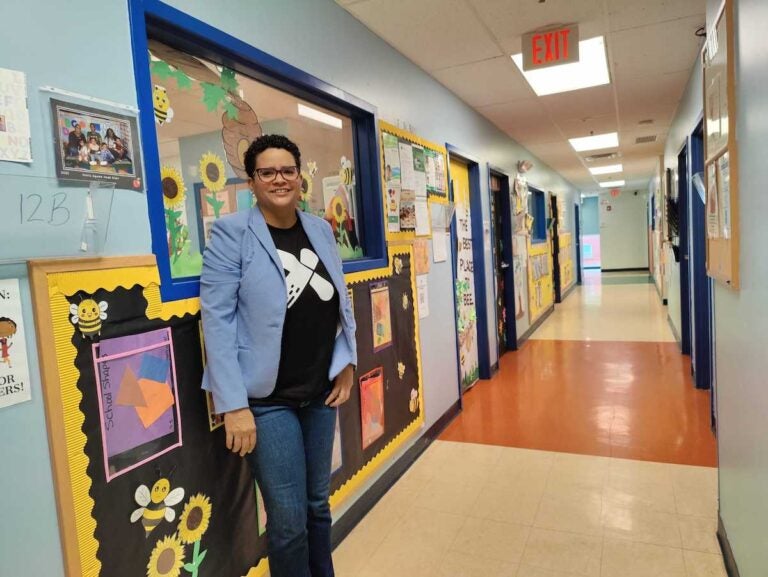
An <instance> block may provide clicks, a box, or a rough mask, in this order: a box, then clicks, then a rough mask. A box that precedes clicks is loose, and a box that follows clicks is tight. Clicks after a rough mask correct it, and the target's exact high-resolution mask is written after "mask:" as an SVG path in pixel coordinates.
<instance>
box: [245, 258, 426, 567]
mask: <svg viewBox="0 0 768 577" xmlns="http://www.w3.org/2000/svg"><path fill="white" fill-rule="evenodd" d="M388 254H389V263H390V265H389V266H388V267H383V268H377V269H372V270H367V271H362V272H355V273H351V274H348V275H346V276H345V279H346V281H347V284H348V285H349V284H353V283H360V282H370V281H376V280H384V279H387V278H389V277H390V276H392V275H393V274H394V268H395V257H397V256H405V255H407V256H409V257H410V263H411V291H412V294H413V303H412V304H413V309H412V310H413V314H414V317H415V319H414V321H415V322H414V325H415V330H414V341H415V342H414V343H413V346H414V347H415V348H416V364H417V366H418V370H419V407H420V411H419V416H418V417H417V418H416V419H414V420H413V421H412V422H411V423H410V424H409V425H408V426H407V427H406V428H404V429H403V430H402V431H401V432H400V433H399V434H398V435H397V436H396V437H395V438H394V439H392V440H391V441H390V442H389V443H388V444H387V445H386V446H385V447H384V448H383V449H382V450H381V451H379V452H378V453H377V454H376V455H375V456H374V457H372V458H371V460H370V461H368V462H367V463H366V464H365V465H363V467H362V468H361V469H360V470H359V471H358V472H357V473H355V475H354V476H353V477H352V478H351V479H350V480H349V481H347V482H346V483H344V484H343V485H342V486H341V487H339V488H338V489H337V490H336V492H335V493H334V494H333V495H331V499H330V502H331V509H334V508H335V507H336V506H338V505H339V504H340V503H342V502H343V501H344V500H346V499H347V498H349V497H350V496H351V495H352V494H353V493H354V492H355V491H356V490H358V489H359V488H360V487H361V486H362V485H363V484H364V483H365V482H366V481H367V480H368V479H369V478H370V477H371V475H372V474H373V473H374V472H375V471H377V470H378V469H379V467H381V465H383V464H384V463H386V462H387V461H388V460H389V459H390V458H391V457H392V456H393V455H394V454H395V453H396V452H397V451H398V449H400V447H402V446H403V443H405V442H406V441H407V440H408V439H409V438H410V437H411V435H413V434H414V433H415V432H416V431H418V430H419V429H420V428H421V427H423V426H424V372H423V365H422V361H421V345H420V343H421V337H420V336H419V310H418V300H419V299H418V298H417V296H416V295H417V293H416V266H415V263H414V260H413V246H411V245H399V246H390V247H389V250H388ZM249 577H255V576H251V575H249Z"/></svg>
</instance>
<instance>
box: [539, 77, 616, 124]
mask: <svg viewBox="0 0 768 577" xmlns="http://www.w3.org/2000/svg"><path fill="white" fill-rule="evenodd" d="M541 103H542V105H543V106H544V108H545V109H546V110H547V112H549V116H550V118H552V119H553V120H555V121H557V120H563V119H573V118H589V117H592V116H605V115H608V114H611V113H615V110H616V107H615V105H614V97H613V86H611V85H610V84H606V85H605V86H595V87H593V88H586V89H584V90H573V91H571V92H563V93H560V94H550V95H549V96H542V97H541ZM614 130H615V128H614Z"/></svg>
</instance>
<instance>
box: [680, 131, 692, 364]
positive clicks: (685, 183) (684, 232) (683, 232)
mask: <svg viewBox="0 0 768 577" xmlns="http://www.w3.org/2000/svg"><path fill="white" fill-rule="evenodd" d="M688 167H689V161H688V145H687V143H686V145H685V146H683V149H682V150H681V151H680V154H679V155H678V156H677V182H678V186H677V190H678V196H677V199H678V202H677V210H678V222H679V223H680V230H679V239H680V240H679V242H680V325H681V326H680V349H681V350H682V353H683V354H684V355H690V354H691V276H690V275H691V268H690V253H691V251H690V247H689V244H688V232H689V230H690V227H689V221H688V206H689V204H690V201H691V198H690V195H691V192H692V188H693V187H691V186H690V174H689V170H688Z"/></svg>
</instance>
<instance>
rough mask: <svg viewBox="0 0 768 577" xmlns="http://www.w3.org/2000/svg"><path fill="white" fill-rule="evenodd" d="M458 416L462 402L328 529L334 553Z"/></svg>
mask: <svg viewBox="0 0 768 577" xmlns="http://www.w3.org/2000/svg"><path fill="white" fill-rule="evenodd" d="M460 412H461V400H457V401H456V402H455V403H454V404H453V405H451V407H450V408H449V409H448V410H447V411H446V412H445V413H443V416H442V417H440V418H439V419H438V420H437V421H436V422H435V424H434V425H432V426H431V427H430V428H429V429H427V430H426V431H425V432H424V434H423V435H422V436H421V437H419V439H418V440H417V441H416V442H415V443H414V444H413V445H412V446H411V447H410V448H409V449H408V450H407V451H406V452H405V453H403V455H402V456H401V457H400V458H399V459H398V460H397V461H395V462H394V463H392V464H391V465H390V466H389V468H388V469H387V470H386V471H385V472H384V474H383V475H382V476H381V477H379V478H378V479H377V480H376V481H375V482H374V483H373V485H372V486H371V488H370V489H368V490H367V491H366V492H365V493H363V494H362V495H361V496H360V498H359V499H358V500H357V501H355V502H354V503H353V504H352V506H351V507H350V508H349V509H347V511H346V512H345V513H344V514H343V515H342V516H341V517H339V518H338V519H337V520H336V522H335V523H334V524H333V527H332V528H331V545H332V547H333V548H334V549H335V548H336V547H338V545H339V544H340V543H341V542H342V541H343V540H344V539H345V538H346V536H347V535H349V534H350V533H351V532H352V529H354V528H355V526H357V524H358V523H359V522H360V521H362V520H363V518H364V517H365V516H366V515H367V514H368V512H369V511H370V510H371V509H373V507H374V505H376V503H378V502H379V499H381V498H382V497H383V496H384V495H385V494H386V492H387V491H389V490H390V489H391V488H392V486H393V485H394V484H395V483H396V482H397V480H398V479H399V478H400V477H402V476H403V473H405V472H406V471H407V470H408V469H409V468H410V466H411V465H413V464H414V463H415V462H416V459H418V458H419V457H420V456H421V454H422V453H423V452H424V451H425V450H426V449H427V447H429V445H431V444H432V441H434V440H435V439H437V437H438V436H439V435H440V433H442V432H443V429H445V428H446V427H447V426H448V424H449V423H450V422H451V421H452V420H453V419H454V418H456V415H458V414H459V413H460Z"/></svg>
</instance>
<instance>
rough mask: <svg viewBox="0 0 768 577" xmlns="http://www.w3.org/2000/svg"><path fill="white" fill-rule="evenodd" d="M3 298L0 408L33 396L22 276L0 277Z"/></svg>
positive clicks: (0, 334)
mask: <svg viewBox="0 0 768 577" xmlns="http://www.w3.org/2000/svg"><path fill="white" fill-rule="evenodd" d="M0 297H1V298H0V407H9V406H11V405H15V404H16V403H22V402H24V401H28V400H30V399H31V398H32V397H31V389H32V384H31V383H30V381H29V365H28V359H27V343H26V338H25V334H24V319H23V318H22V314H21V289H20V287H19V279H17V278H10V279H2V280H0Z"/></svg>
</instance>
